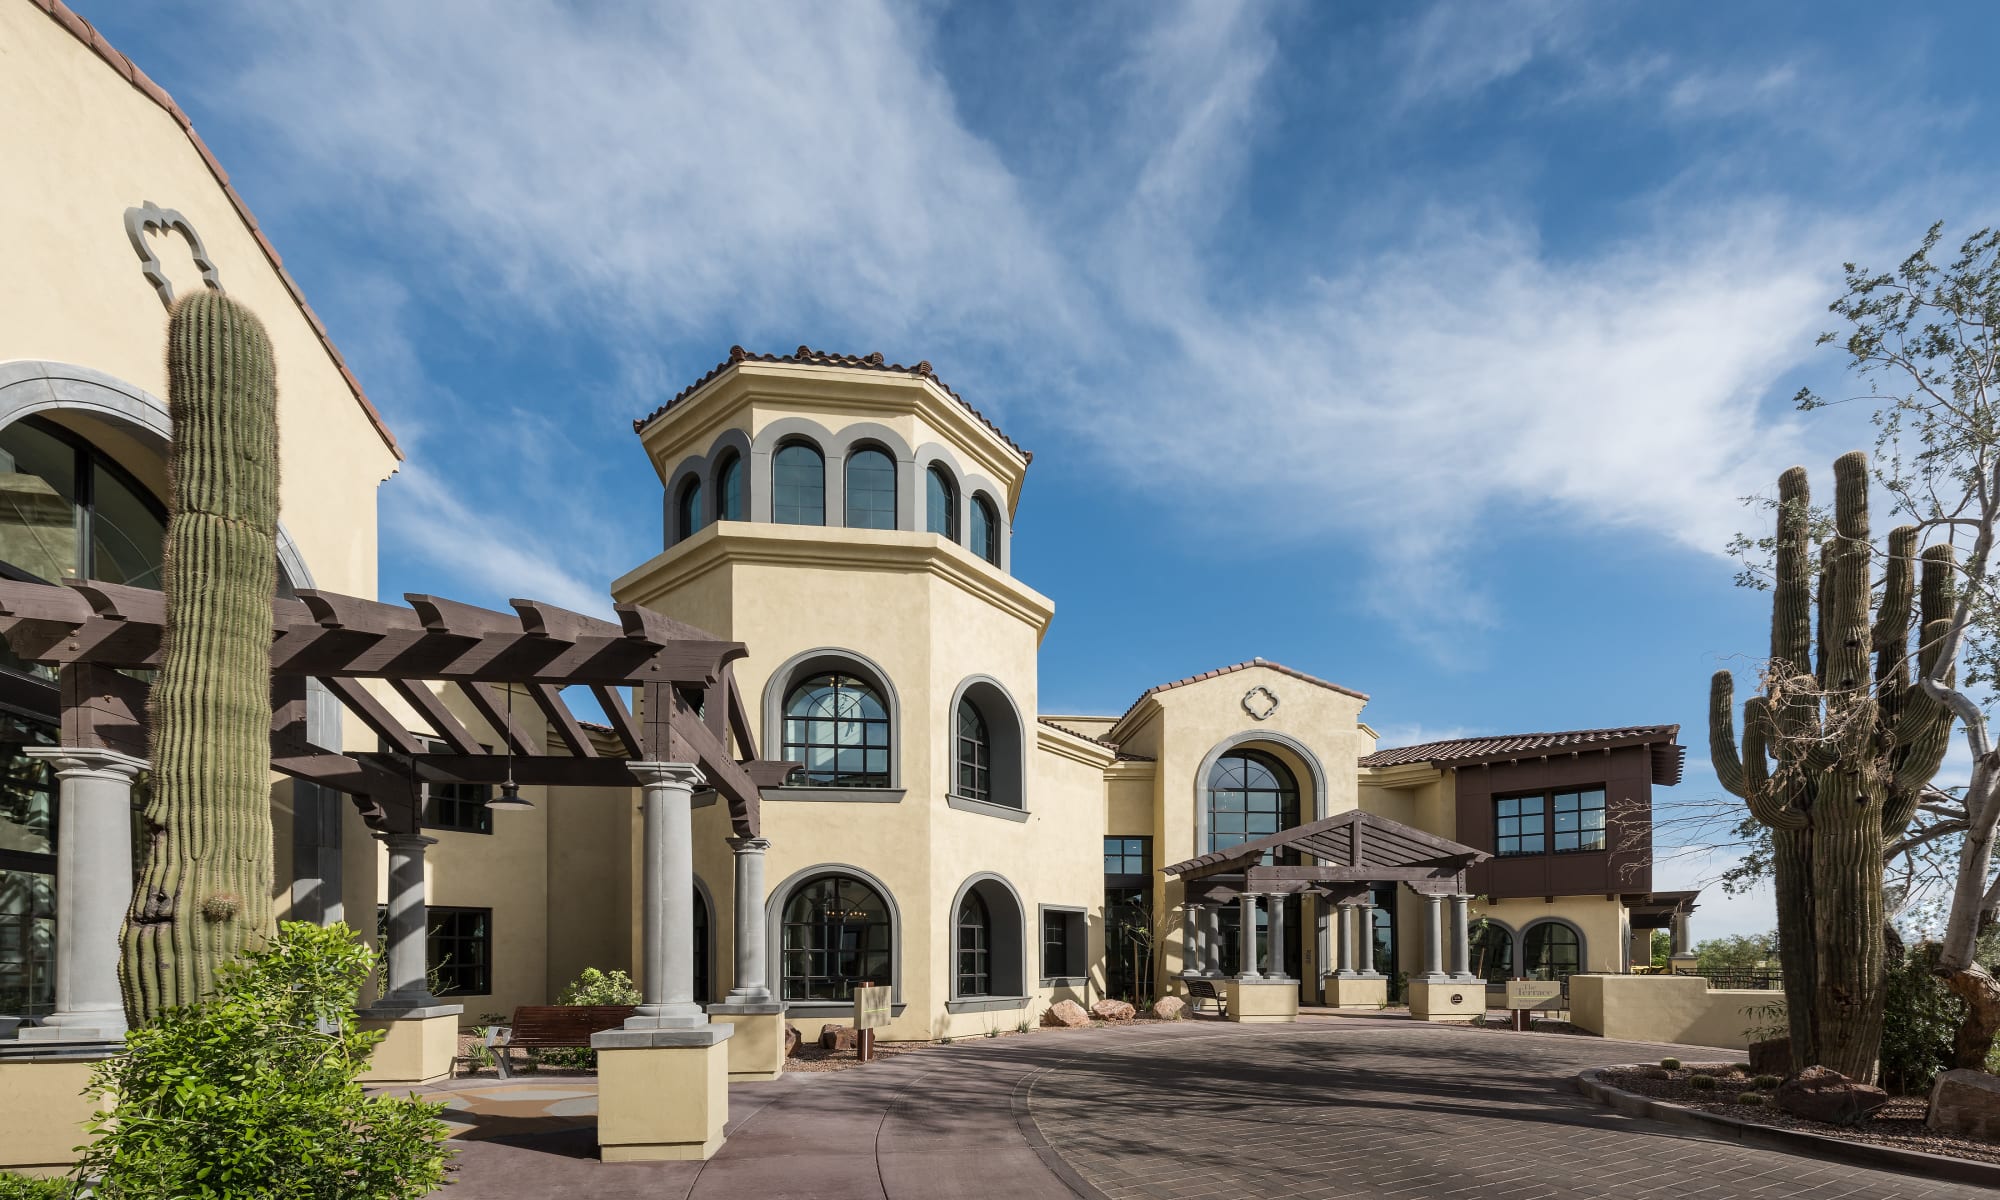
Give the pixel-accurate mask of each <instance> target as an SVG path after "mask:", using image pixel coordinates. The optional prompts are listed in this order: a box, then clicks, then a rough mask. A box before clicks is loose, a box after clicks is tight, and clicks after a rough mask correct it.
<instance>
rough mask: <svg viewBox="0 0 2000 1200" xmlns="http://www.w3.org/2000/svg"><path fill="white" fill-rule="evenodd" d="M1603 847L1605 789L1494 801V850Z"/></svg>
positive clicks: (1572, 850) (1557, 850) (1503, 853)
mask: <svg viewBox="0 0 2000 1200" xmlns="http://www.w3.org/2000/svg"><path fill="white" fill-rule="evenodd" d="M1603 849H1605V821H1604V789H1603V788H1602V787H1601V786H1595V787H1568V788H1561V789H1555V790H1550V791H1546V792H1533V793H1529V794H1526V795H1520V796H1500V797H1496V798H1495V799H1494V801H1493V852H1494V853H1495V854H1497V855H1500V856H1501V857H1503V858H1504V857H1510V856H1512V855H1517V854H1547V853H1550V852H1554V853H1556V854H1576V853H1580V852H1583V851H1589V850H1603Z"/></svg>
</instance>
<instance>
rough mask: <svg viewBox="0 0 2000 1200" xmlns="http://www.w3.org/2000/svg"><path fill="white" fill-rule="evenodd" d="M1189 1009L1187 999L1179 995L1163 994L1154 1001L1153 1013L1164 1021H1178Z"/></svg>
mask: <svg viewBox="0 0 2000 1200" xmlns="http://www.w3.org/2000/svg"><path fill="white" fill-rule="evenodd" d="M1186 1011H1187V1001H1185V1000H1183V999H1181V998H1180V997H1179V996H1162V997H1160V998H1159V999H1158V1000H1155V1001H1153V1015H1154V1016H1155V1017H1157V1018H1159V1019H1160V1020H1162V1021H1178V1020H1180V1019H1181V1014H1182V1013H1184V1012H1186Z"/></svg>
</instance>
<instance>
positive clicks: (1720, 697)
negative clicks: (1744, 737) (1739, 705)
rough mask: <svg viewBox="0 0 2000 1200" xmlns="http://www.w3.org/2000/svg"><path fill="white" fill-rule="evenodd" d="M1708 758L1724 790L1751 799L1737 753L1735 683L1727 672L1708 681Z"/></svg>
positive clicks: (1717, 673)
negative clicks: (1745, 788) (1746, 789)
mask: <svg viewBox="0 0 2000 1200" xmlns="http://www.w3.org/2000/svg"><path fill="white" fill-rule="evenodd" d="M1746 723H1747V722H1746ZM1708 759H1709V763H1710V765H1712V766H1713V767H1714V768H1715V778H1716V779H1717V780H1718V781H1719V782H1720V783H1721V784H1722V787H1723V790H1724V791H1726V792H1728V793H1729V794H1730V795H1732V796H1740V797H1742V798H1743V799H1746V800H1747V799H1749V798H1750V793H1749V792H1747V791H1745V790H1744V787H1745V785H1744V780H1743V762H1742V760H1741V759H1740V758H1739V757H1738V756H1737V753H1736V681H1735V679H1734V677H1732V676H1731V675H1730V674H1729V672H1727V671H1717V672H1716V673H1715V675H1714V677H1713V678H1711V679H1710V680H1709V681H1708Z"/></svg>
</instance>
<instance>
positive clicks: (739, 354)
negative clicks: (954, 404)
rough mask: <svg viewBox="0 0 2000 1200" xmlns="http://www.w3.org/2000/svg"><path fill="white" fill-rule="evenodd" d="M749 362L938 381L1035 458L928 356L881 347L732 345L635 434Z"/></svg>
mask: <svg viewBox="0 0 2000 1200" xmlns="http://www.w3.org/2000/svg"><path fill="white" fill-rule="evenodd" d="M746 362H758V363H792V364H795V365H800V366H811V367H845V368H848V369H850V370H856V371H889V372H893V373H895V374H898V375H914V376H916V377H917V378H919V379H928V380H930V381H931V382H932V383H935V384H937V385H938V387H939V388H941V389H943V391H944V394H945V395H947V396H950V397H951V398H952V399H954V400H956V401H958V402H959V403H960V404H961V405H963V406H964V407H965V411H967V412H969V413H971V414H972V415H973V416H975V417H977V418H979V421H980V423H981V424H983V425H985V426H986V428H988V429H991V430H992V431H993V433H994V436H996V437H998V438H999V439H1000V440H1001V441H1003V442H1005V443H1007V444H1008V445H1009V446H1012V447H1013V448H1014V450H1015V452H1016V453H1018V454H1019V455H1020V456H1021V459H1022V461H1024V462H1033V461H1034V460H1035V456H1034V454H1033V452H1031V451H1028V450H1023V449H1022V448H1021V444H1020V443H1019V442H1017V441H1015V440H1014V439H1013V438H1010V437H1008V436H1007V435H1006V433H1004V432H1003V431H1002V430H1001V428H1000V427H999V426H998V425H995V424H994V423H993V421H992V418H990V417H988V416H987V415H986V414H985V413H983V412H980V411H979V410H978V409H977V408H974V407H973V406H972V402H971V401H970V400H967V399H966V398H965V397H963V396H961V395H959V394H958V393H957V392H955V391H953V390H952V388H951V385H950V384H948V383H946V382H945V381H944V380H942V379H940V378H938V373H937V372H936V371H935V370H933V369H932V368H931V364H930V361H929V360H928V359H926V360H924V361H923V362H920V363H918V364H916V365H915V366H913V367H906V366H904V365H903V364H902V363H892V362H888V361H886V360H885V358H884V357H883V354H882V352H881V351H880V350H877V351H874V352H872V353H869V354H835V353H833V352H832V351H829V350H815V349H813V348H812V347H811V346H800V347H799V348H798V349H797V350H794V351H793V352H791V353H790V354H753V353H751V352H750V351H748V350H745V349H744V348H743V347H741V346H731V347H730V348H729V357H728V358H725V359H723V360H722V361H721V362H719V363H717V364H716V365H715V366H714V367H712V368H710V370H709V371H708V373H707V374H705V375H703V376H702V377H701V378H700V379H697V380H695V381H694V382H693V383H691V384H689V385H687V386H686V387H684V388H682V389H681V390H680V391H678V392H676V393H674V397H673V399H671V400H669V401H667V402H666V403H665V404H662V405H660V406H659V407H658V408H656V409H654V410H653V411H652V412H649V413H647V414H646V415H645V416H643V417H640V418H639V419H637V420H635V421H633V422H632V431H633V432H634V433H637V432H638V431H640V430H641V429H644V428H645V427H646V426H648V425H650V424H652V423H653V422H654V421H656V420H658V419H659V418H660V417H661V416H662V415H663V414H664V413H665V412H666V411H667V410H668V409H670V408H672V407H673V406H674V405H676V404H679V403H680V402H681V401H683V400H685V399H687V398H688V397H689V396H692V395H693V394H694V393H696V392H698V391H700V390H701V389H702V388H704V387H707V386H708V385H709V384H710V383H712V382H714V380H715V379H716V378H717V377H719V376H720V375H721V374H722V373H723V372H724V371H727V370H729V369H730V368H731V367H734V366H735V365H736V364H738V363H746Z"/></svg>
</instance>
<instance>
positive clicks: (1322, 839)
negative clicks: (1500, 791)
mask: <svg viewBox="0 0 2000 1200" xmlns="http://www.w3.org/2000/svg"><path fill="white" fill-rule="evenodd" d="M1288 852H1289V853H1294V854H1298V855H1301V856H1309V857H1310V858H1313V859H1316V860H1318V861H1317V862H1316V863H1300V864H1279V865H1273V866H1266V865H1264V861H1263V860H1264V856H1265V855H1266V854H1272V853H1276V854H1280V855H1282V854H1285V853H1288ZM1490 857H1491V855H1488V854H1487V853H1486V852H1484V851H1482V850H1475V849H1473V848H1472V847H1471V846H1464V845H1460V844H1459V843H1457V842H1454V841H1450V840H1448V839H1446V838H1441V837H1438V836H1437V835H1435V834H1430V833H1425V832H1424V831H1423V830H1421V829H1415V828H1412V827H1410V826H1408V825H1405V824H1403V823H1402V822H1400V821H1392V820H1390V819H1389V818H1387V817H1382V816H1377V815H1375V814H1374V813H1367V812H1362V811H1361V810H1359V809H1355V810H1353V811H1351V812H1344V813H1341V814H1339V815H1338V816H1332V817H1327V818H1325V819H1323V820H1319V821H1313V822H1311V823H1310V824H1306V825H1296V826H1293V827H1292V828H1290V829H1287V830H1284V831H1283V832H1281V833H1274V834H1272V835H1271V836H1269V837H1262V838H1258V839H1257V840H1255V841H1251V842H1244V843H1242V844H1241V845H1237V846H1230V847H1227V848H1225V849H1222V850H1217V851H1214V852H1213V853H1210V854H1203V855H1201V856H1199V857H1197V858H1190V859H1188V860H1187V861H1185V862H1178V863H1175V864H1174V865H1172V866H1170V867H1163V868H1161V869H1162V870H1163V871H1164V872H1165V873H1166V874H1168V875H1174V876H1178V877H1180V878H1181V879H1182V880H1183V881H1184V882H1185V883H1186V884H1187V897H1188V902H1189V903H1211V904H1215V903H1225V902H1228V901H1232V900H1236V899H1238V898H1239V897H1241V896H1243V895H1245V894H1251V895H1263V896H1269V895H1287V894H1291V893H1310V894H1313V895H1317V896H1322V897H1325V898H1327V899H1329V900H1332V901H1335V902H1336V903H1338V902H1342V901H1346V900H1349V899H1351V898H1353V897H1354V896H1355V895H1358V894H1359V893H1361V892H1363V891H1366V890H1367V889H1369V888H1370V887H1372V886H1374V885H1376V884H1380V883H1402V884H1406V885H1408V886H1409V888H1410V890H1411V891H1414V892H1416V893H1418V894H1420V895H1427V896H1444V895H1451V894H1454V893H1462V892H1463V891H1464V890H1465V869H1466V868H1467V867H1469V866H1471V865H1472V864H1474V863H1476V862H1481V861H1483V860H1485V859H1487V858H1490Z"/></svg>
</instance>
